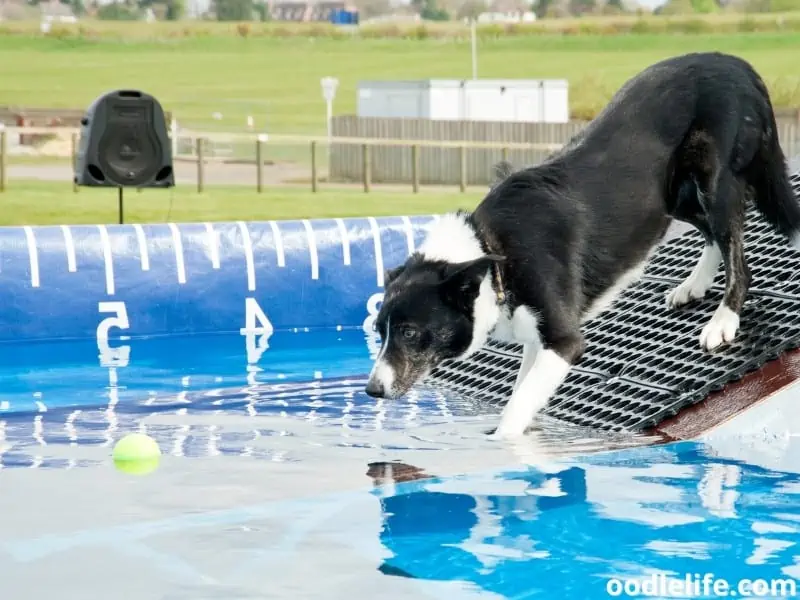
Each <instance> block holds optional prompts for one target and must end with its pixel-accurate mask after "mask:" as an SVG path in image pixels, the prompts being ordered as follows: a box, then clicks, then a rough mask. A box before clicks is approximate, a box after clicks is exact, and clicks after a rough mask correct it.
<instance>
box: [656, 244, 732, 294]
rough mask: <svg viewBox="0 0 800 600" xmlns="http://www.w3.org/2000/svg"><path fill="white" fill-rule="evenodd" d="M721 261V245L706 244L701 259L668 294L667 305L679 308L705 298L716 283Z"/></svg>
mask: <svg viewBox="0 0 800 600" xmlns="http://www.w3.org/2000/svg"><path fill="white" fill-rule="evenodd" d="M721 261H722V253H721V252H720V251H719V246H717V245H716V244H706V246H705V247H704V248H703V253H702V254H701V255H700V260H698V261H697V264H696V265H695V266H694V269H693V270H692V272H691V273H690V274H689V276H688V277H687V278H686V279H684V280H683V281H682V282H681V283H680V284H679V285H678V286H677V287H675V289H673V290H671V291H670V292H669V293H668V294H667V306H668V307H669V308H678V307H680V306H683V305H684V304H687V303H689V302H690V301H692V300H699V299H700V298H703V297H704V296H705V295H706V292H707V291H708V290H709V288H711V284H713V283H714V277H715V276H716V275H717V270H718V269H719V263H720V262H721Z"/></svg>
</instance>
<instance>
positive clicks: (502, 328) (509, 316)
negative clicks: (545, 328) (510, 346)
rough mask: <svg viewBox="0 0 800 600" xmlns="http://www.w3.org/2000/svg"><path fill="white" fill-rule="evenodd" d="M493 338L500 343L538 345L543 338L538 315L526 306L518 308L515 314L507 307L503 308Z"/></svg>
mask: <svg viewBox="0 0 800 600" xmlns="http://www.w3.org/2000/svg"><path fill="white" fill-rule="evenodd" d="M491 337H492V339H494V340H497V341H498V342H506V343H516V344H535V343H538V342H539V341H540V340H541V337H540V335H539V323H538V320H537V319H536V314H535V313H534V312H533V311H532V310H530V309H529V308H528V307H526V306H518V307H517V308H516V309H514V312H513V313H511V312H510V311H509V310H508V308H506V307H503V308H501V309H500V315H499V317H498V319H497V324H496V325H495V327H494V330H493V331H492V334H491Z"/></svg>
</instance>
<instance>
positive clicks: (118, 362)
mask: <svg viewBox="0 0 800 600" xmlns="http://www.w3.org/2000/svg"><path fill="white" fill-rule="evenodd" d="M97 309H98V311H99V312H100V314H103V313H112V314H113V315H114V316H112V317H106V318H105V319H103V320H102V321H100V323H99V324H98V325H97V349H98V350H99V351H100V357H99V358H100V365H101V366H104V367H125V366H127V365H128V362H129V360H130V354H131V347H130V346H129V345H128V344H125V345H122V346H118V347H116V348H112V347H111V346H110V345H109V344H108V331H109V330H110V329H111V328H112V327H116V328H118V329H128V328H130V326H131V325H130V322H129V321H128V310H127V308H126V307H125V303H124V302H118V301H117V302H100V303H98V306H97ZM119 339H121V340H127V339H130V337H129V336H127V335H123V336H120V338H119Z"/></svg>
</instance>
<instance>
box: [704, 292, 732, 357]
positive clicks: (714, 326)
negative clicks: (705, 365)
mask: <svg viewBox="0 0 800 600" xmlns="http://www.w3.org/2000/svg"><path fill="white" fill-rule="evenodd" d="M738 329H739V315H737V314H736V313H735V312H733V311H732V310H731V309H730V308H728V307H727V306H725V302H722V303H720V305H719V306H718V307H717V310H716V311H715V312H714V316H713V317H711V320H710V321H709V322H708V323H707V324H706V326H705V327H703V331H702V332H701V333H700V346H701V347H702V348H703V349H705V350H714V349H715V348H716V347H717V346H720V345H721V344H722V343H723V342H732V341H733V338H734V337H736V332H737V331H738Z"/></svg>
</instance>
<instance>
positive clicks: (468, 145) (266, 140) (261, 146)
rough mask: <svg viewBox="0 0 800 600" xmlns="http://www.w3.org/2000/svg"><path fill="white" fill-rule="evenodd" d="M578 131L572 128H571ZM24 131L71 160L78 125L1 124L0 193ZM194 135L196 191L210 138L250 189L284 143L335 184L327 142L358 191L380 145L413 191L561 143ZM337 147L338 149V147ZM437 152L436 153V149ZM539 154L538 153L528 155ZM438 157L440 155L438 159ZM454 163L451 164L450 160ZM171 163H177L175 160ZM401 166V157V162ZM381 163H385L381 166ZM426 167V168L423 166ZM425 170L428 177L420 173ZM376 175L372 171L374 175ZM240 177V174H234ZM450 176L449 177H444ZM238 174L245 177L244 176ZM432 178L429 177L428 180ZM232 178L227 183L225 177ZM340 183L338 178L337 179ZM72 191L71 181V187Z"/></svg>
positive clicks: (322, 179) (519, 160)
mask: <svg viewBox="0 0 800 600" xmlns="http://www.w3.org/2000/svg"><path fill="white" fill-rule="evenodd" d="M577 131H580V129H576V130H575V132H577ZM24 135H38V136H41V135H47V136H54V135H56V136H59V137H61V138H66V139H68V140H69V146H70V149H71V151H70V155H71V161H72V163H73V164H74V163H75V158H76V155H77V154H76V153H77V149H78V135H79V130H78V129H76V128H69V127H66V128H65V127H7V128H3V129H0V192H3V191H5V190H6V187H7V184H8V164H9V162H11V161H12V160H13V158H11V157H10V155H9V153H8V152H7V146H8V140H9V139H10V137H11V136H24ZM196 136H197V137H194V136H193V137H192V140H191V142H192V143H191V146H192V152H191V154H190V156H189V157H188V158H189V161H190V162H189V161H186V160H184V161H183V164H184V165H186V164H188V165H192V163H194V165H195V166H194V167H193V168H194V169H196V171H195V176H194V179H195V182H196V186H197V191H198V192H202V191H203V190H204V188H205V186H206V168H207V167H208V165H210V164H211V165H213V164H218V165H219V164H224V163H226V162H229V161H227V160H226V158H224V157H215V156H213V155H209V154H208V148H210V147H213V144H214V142H219V141H225V142H230V141H234V142H235V143H237V144H240V145H242V146H249V147H250V148H252V151H253V156H254V159H253V160H251V161H237V162H236V163H234V164H239V165H241V164H243V163H244V164H250V165H252V171H250V167H245V169H246V170H247V171H249V173H251V174H252V175H250V174H245V176H244V177H242V180H241V181H238V183H240V184H252V183H255V189H256V191H258V192H263V191H264V189H265V188H267V187H269V186H268V185H266V184H265V179H264V168H265V163H266V161H265V157H266V156H268V155H269V152H270V147H271V146H272V147H275V146H288V147H293V148H295V149H296V150H297V152H295V154H296V155H299V154H303V155H304V159H305V160H303V162H304V163H305V164H307V165H308V167H307V168H308V171H307V174H308V177H307V178H304V180H303V183H307V184H308V185H309V186H310V188H311V191H313V192H316V191H318V190H319V189H320V187H321V185H323V184H327V183H337V182H336V181H335V180H332V178H331V177H330V176H329V175H326V173H325V168H324V165H323V163H324V159H323V157H324V155H325V152H324V149H325V147H326V145H327V144H330V145H331V146H332V147H338V148H342V149H346V152H347V154H348V155H352V156H353V157H354V158H353V159H352V160H355V161H357V165H356V166H354V167H353V169H354V171H353V175H352V176H351V177H350V178H348V179H347V180H346V181H348V182H351V183H353V182H357V183H359V184H361V187H362V188H363V191H364V192H369V191H370V190H371V189H372V186H373V185H375V184H385V183H398V182H396V181H386V178H385V177H384V178H381V176H380V174H381V171H380V169H381V165H380V164H379V163H378V164H377V165H376V157H377V159H378V161H380V160H385V156H386V154H385V152H386V150H392V151H394V152H395V154H396V155H397V156H400V157H404V158H403V161H405V160H406V158H407V165H406V166H404V168H407V169H408V173H407V175H408V178H407V179H406V180H404V181H402V183H405V184H407V185H408V186H409V187H410V189H411V191H413V192H415V193H416V192H419V191H420V188H421V187H422V186H424V185H426V184H427V185H432V184H436V185H437V186H442V185H450V186H458V188H459V189H460V191H462V192H464V191H466V190H467V187H468V186H472V185H480V186H485V185H486V184H487V183H488V181H489V173H490V170H491V166H492V165H493V164H494V163H495V162H496V161H497V160H500V159H506V160H511V161H512V162H513V163H514V164H515V166H518V167H519V166H524V165H529V164H533V163H535V162H538V160H541V158H543V157H544V156H546V155H548V154H550V153H551V152H553V151H554V150H557V149H558V148H560V147H561V146H562V143H555V142H514V141H493V142H487V141H475V140H465V139H450V140H439V139H432V140H431V139H389V138H365V137H343V136H333V137H332V138H330V139H328V138H327V137H319V136H302V135H274V136H267V135H263V134H260V135H259V134H230V133H212V132H205V133H196ZM781 136H782V143H783V145H784V148H785V151H786V154H787V156H789V157H790V158H791V157H794V158H795V159H796V158H800V127H798V126H797V125H794V124H784V125H782V126H781ZM340 152H341V151H340ZM437 153H438V154H437ZM444 153H448V154H452V155H453V156H454V157H455V159H453V157H452V156H448V157H447V163H446V164H445V166H444V167H443V168H445V169H449V170H450V171H448V175H447V179H445V178H444V177H440V178H439V179H438V180H436V178H431V177H430V173H431V170H430V169H431V167H430V164H426V163H425V162H424V161H425V158H426V157H431V156H433V157H436V156H440V157H441V155H443V154H444ZM476 156H483V157H484V159H485V160H483V161H480V162H478V161H477V160H476V159H475V157H476ZM470 157H472V160H470ZM532 157H539V158H532ZM440 160H442V161H444V159H442V158H440ZM453 160H454V162H455V164H454V165H452V164H450V161H453ZM176 164H177V163H176ZM404 165H405V162H404ZM384 168H385V167H384ZM426 169H427V170H426ZM426 173H427V174H428V179H426V178H425V175H426ZM376 175H377V176H376ZM239 176H240V177H241V173H240V175H239ZM450 178H452V179H450ZM244 179H246V180H248V181H244ZM432 179H433V181H432ZM231 183H232V182H231ZM339 183H341V181H340V182H339ZM73 189H74V190H75V191H78V187H77V186H73Z"/></svg>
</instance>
